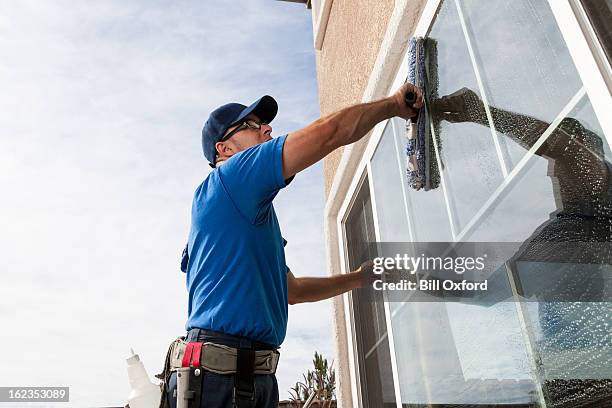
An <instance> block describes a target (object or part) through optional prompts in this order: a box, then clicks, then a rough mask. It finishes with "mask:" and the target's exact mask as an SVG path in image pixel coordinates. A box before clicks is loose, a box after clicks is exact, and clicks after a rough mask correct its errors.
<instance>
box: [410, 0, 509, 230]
mask: <svg viewBox="0 0 612 408" xmlns="http://www.w3.org/2000/svg"><path fill="white" fill-rule="evenodd" d="M490 7H491V6H490V5H487V6H486V8H487V9H489V8H490ZM429 36H430V37H431V38H433V39H435V40H436V41H437V60H438V61H437V62H438V64H437V65H438V69H437V72H436V73H432V72H431V71H429V77H430V82H434V81H435V78H434V75H435V76H437V78H438V90H437V92H438V94H439V95H448V94H450V93H453V92H455V91H457V90H458V89H461V88H464V87H467V88H469V89H472V90H474V95H475V96H476V97H475V98H474V100H475V101H477V102H475V106H473V110H475V111H484V108H482V106H483V105H482V102H479V99H480V95H479V93H478V86H477V81H476V76H475V75H474V71H473V69H472V62H471V59H470V56H469V52H468V48H467V45H466V42H465V39H464V36H463V31H462V29H461V24H460V21H459V16H458V13H457V9H456V8H455V4H454V2H453V1H445V2H444V3H443V4H442V6H441V8H440V11H439V14H438V16H437V17H436V20H435V22H434V24H433V26H432V28H431V31H430V33H429ZM445 117H446V116H444V115H441V114H440V113H439V112H434V115H433V120H434V121H435V122H436V123H437V122H440V121H441V122H440V123H439V139H440V147H439V149H440V159H441V162H442V166H443V170H442V174H443V177H444V180H445V181H446V190H447V192H448V195H449V201H450V207H451V210H452V211H451V214H452V216H453V217H454V220H453V221H454V223H455V227H456V230H457V231H458V230H460V229H461V228H462V227H464V226H465V225H466V224H467V223H468V222H469V221H470V219H471V218H472V217H473V216H474V215H475V214H476V212H477V211H478V209H479V208H480V206H482V204H483V203H484V202H485V201H486V200H487V198H488V197H489V195H490V194H491V193H492V192H493V191H494V190H495V188H496V187H497V186H498V185H499V184H500V183H501V182H502V179H503V175H502V172H501V167H500V161H499V157H498V154H497V151H496V149H495V144H494V141H493V137H492V135H491V131H490V130H489V129H488V128H486V127H484V126H481V125H479V124H476V123H472V122H467V121H464V122H461V123H459V122H457V123H451V122H450V121H448V120H442V119H444V118H445ZM479 120H484V121H485V122H486V116H484V117H480V118H479ZM419 193H421V191H415V192H414V194H411V195H412V196H415V197H416V196H418V195H419ZM423 194H441V193H439V192H437V191H436V190H432V191H429V192H423ZM427 211H433V209H431V208H427ZM415 239H416V240H419V241H425V240H427V239H429V238H423V237H419V238H415Z"/></svg>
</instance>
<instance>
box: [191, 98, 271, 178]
mask: <svg viewBox="0 0 612 408" xmlns="http://www.w3.org/2000/svg"><path fill="white" fill-rule="evenodd" d="M277 112H278V104H277V103H276V101H275V100H274V98H273V97H271V96H270V95H264V96H262V97H261V98H259V99H258V100H256V101H255V102H253V103H252V104H251V105H249V106H245V105H242V104H240V103H228V104H226V105H223V106H220V107H218V108H217V109H215V110H214V111H212V113H211V114H210V116H209V117H208V120H206V123H204V127H203V128H202V150H203V151H204V157H206V159H207V160H208V162H209V163H210V166H211V167H215V158H216V157H217V149H215V144H216V143H217V142H218V141H219V140H221V138H222V137H223V134H224V133H225V132H226V131H227V129H229V128H230V127H232V126H234V125H236V124H238V123H240V122H242V121H243V120H244V119H245V118H246V117H247V116H249V115H250V114H251V113H253V114H255V115H257V117H258V118H259V119H261V121H262V122H265V123H270V122H272V119H274V117H275V116H276V113H277Z"/></svg>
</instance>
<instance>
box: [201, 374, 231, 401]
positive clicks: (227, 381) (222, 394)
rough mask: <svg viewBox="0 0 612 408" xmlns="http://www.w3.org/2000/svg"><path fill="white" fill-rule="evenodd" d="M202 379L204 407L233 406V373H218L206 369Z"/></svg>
mask: <svg viewBox="0 0 612 408" xmlns="http://www.w3.org/2000/svg"><path fill="white" fill-rule="evenodd" d="M202 381H203V384H202V406H203V407H206V408H208V407H211V408H226V407H227V408H231V407H232V394H233V390H234V375H233V374H217V373H213V372H211V371H206V370H205V371H204V376H203V378H202Z"/></svg>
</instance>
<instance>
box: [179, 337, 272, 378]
mask: <svg viewBox="0 0 612 408" xmlns="http://www.w3.org/2000/svg"><path fill="white" fill-rule="evenodd" d="M240 350H241V349H236V348H233V347H228V346H224V345H222V344H216V343H209V342H206V343H200V342H191V343H187V342H186V341H183V340H180V339H179V340H177V341H175V342H174V343H172V345H171V349H170V352H171V358H170V367H171V369H172V370H173V371H174V370H176V369H177V368H180V367H189V366H192V367H202V368H204V369H205V370H208V371H212V372H213V373H217V374H235V373H236V369H237V368H238V364H237V362H238V354H239V351H240ZM247 351H250V352H252V353H254V366H253V368H254V369H253V373H254V374H275V373H276V367H277V366H278V360H279V357H280V353H279V352H278V351H277V350H257V351H255V350H247Z"/></svg>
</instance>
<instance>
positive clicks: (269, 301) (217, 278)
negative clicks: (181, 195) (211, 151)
mask: <svg viewBox="0 0 612 408" xmlns="http://www.w3.org/2000/svg"><path fill="white" fill-rule="evenodd" d="M286 138H287V135H285V136H281V137H277V138H275V139H272V140H269V141H267V142H265V143H261V144H259V145H256V146H253V147H251V148H249V149H246V150H243V151H241V152H239V153H237V154H235V155H233V156H232V157H231V158H230V159H228V160H226V161H225V163H223V164H222V165H220V166H219V167H218V168H216V169H214V170H213V171H212V172H211V173H210V174H209V175H208V177H206V179H205V180H204V181H203V182H202V184H200V186H199V187H198V188H197V190H196V192H195V196H194V198H193V205H192V208H191V231H190V233H189V242H188V248H189V260H188V263H187V290H188V292H189V307H188V319H187V324H186V329H187V330H189V329H191V328H194V327H199V328H203V329H209V330H215V331H219V332H223V333H227V334H232V335H238V336H246V337H249V338H251V339H253V340H257V341H261V342H265V343H269V344H272V345H274V346H279V345H280V344H281V343H282V342H283V340H284V339H285V333H286V331H287V266H286V263H285V250H284V247H283V237H282V236H281V231H280V227H279V225H278V220H277V218H276V213H275V212H274V207H273V206H272V200H273V199H274V197H275V196H276V194H277V193H278V191H279V190H280V189H281V188H283V187H285V186H286V185H287V184H288V183H289V182H290V181H291V179H289V180H285V179H284V178H283V166H282V154H283V145H284V143H285V139H286Z"/></svg>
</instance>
